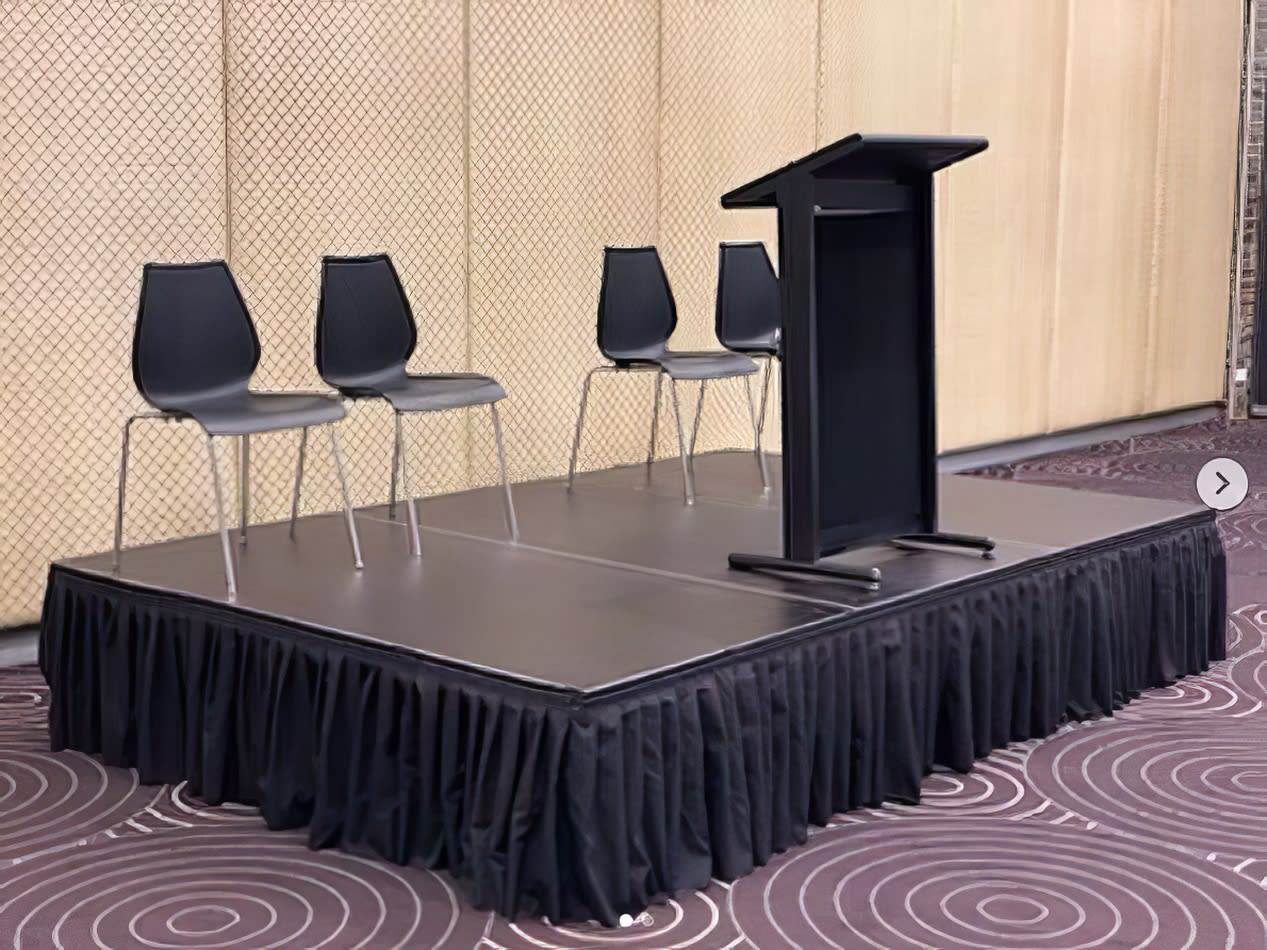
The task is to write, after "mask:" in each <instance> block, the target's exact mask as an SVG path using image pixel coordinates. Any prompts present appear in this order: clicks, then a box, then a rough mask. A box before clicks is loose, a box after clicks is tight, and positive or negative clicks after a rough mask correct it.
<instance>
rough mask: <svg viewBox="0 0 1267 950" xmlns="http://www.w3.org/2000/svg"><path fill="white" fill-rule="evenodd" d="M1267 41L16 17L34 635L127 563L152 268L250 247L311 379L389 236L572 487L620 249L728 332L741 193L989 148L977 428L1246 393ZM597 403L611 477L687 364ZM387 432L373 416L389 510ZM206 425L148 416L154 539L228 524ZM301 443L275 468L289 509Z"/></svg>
mask: <svg viewBox="0 0 1267 950" xmlns="http://www.w3.org/2000/svg"><path fill="white" fill-rule="evenodd" d="M1241 31H1242V11H1241V5H1240V3H1238V2H1237V0H1068V2H1061V0H523V2H520V0H436V2H419V0H356V2H353V0H347V2H334V0H255V2H243V0H186V2H182V3H150V2H141V3H137V2H127V3H124V2H105V3H103V2H96V0H94V2H87V0H62V2H57V3H53V2H47V0H21V2H7V0H6V2H3V3H0V64H2V65H0V69H2V70H3V73H2V75H0V83H2V85H0V100H2V108H0V122H3V132H4V139H3V144H4V148H3V150H2V151H0V169H2V170H3V190H2V191H0V221H2V225H0V227H2V230H0V252H2V253H0V321H2V327H0V363H2V366H3V376H2V377H0V379H2V382H0V385H2V386H3V390H4V399H3V402H2V403H0V438H2V440H3V446H2V451H0V625H9V626H11V625H16V624H21V623H25V622H30V621H32V620H34V619H35V617H36V616H37V614H38V610H39V605H40V599H41V596H42V587H43V580H44V575H45V572H46V569H47V563H48V561H49V560H50V559H53V558H58V557H63V556H68V555H72V554H79V553H84V552H90V551H97V550H103V549H105V548H107V547H108V546H109V543H110V531H111V515H112V505H113V489H114V482H115V476H116V472H117V465H118V425H119V422H120V421H121V419H122V418H123V417H124V416H125V415H126V414H127V413H128V412H129V411H131V410H133V409H135V408H138V407H139V402H138V400H137V397H136V396H135V394H134V392H133V388H132V384H131V376H130V366H129V347H130V335H131V330H132V323H133V320H134V317H135V308H136V294H137V289H138V285H139V274H140V267H141V264H142V263H143V262H144V261H146V260H191V259H199V258H208V257H227V258H228V259H229V261H230V263H231V265H232V267H233V269H234V272H235V273H236V274H237V276H238V279H239V281H240V282H241V284H242V287H243V290H244V293H245V295H246V298H247V301H248V303H249V304H250V306H251V308H252V312H253V314H254V316H255V319H256V321H257V323H258V325H259V330H260V336H261V339H262V343H263V351H264V353H263V359H262V362H261V364H260V370H259V374H258V383H259V384H260V385H261V386H267V387H283V386H295V387H312V386H314V385H317V383H318V380H317V379H316V378H315V375H314V373H313V370H312V364H311V350H312V344H311V340H312V324H313V319H314V313H315V304H316V291H317V284H318V276H319V271H318V266H319V259H320V257H321V255H322V254H327V253H356V252H367V251H374V250H380V249H381V250H387V251H390V252H391V253H392V255H393V256H394V258H395V260H396V262H397V265H398V267H399V269H400V270H401V273H402V276H403V279H404V281H405V284H406V287H407V289H408V291H409V292H410V294H411V295H412V298H413V301H414V308H415V311H416V315H417V317H418V319H419V322H420V325H421V326H420V331H421V332H420V340H421V345H420V348H419V353H418V356H417V358H416V365H417V367H418V368H420V369H421V368H428V369H437V370H447V369H455V370H464V369H469V370H476V371H483V372H490V373H493V374H495V375H497V376H498V377H499V378H500V379H502V380H503V381H504V382H505V384H506V386H507V388H508V389H509V391H510V392H511V394H512V395H511V399H510V400H509V402H508V403H507V406H506V416H507V418H506V429H507V439H508V448H509V454H510V464H511V468H512V472H513V475H514V477H515V478H518V479H530V478H541V477H546V476H553V475H558V474H559V473H561V472H562V471H563V470H564V469H565V468H566V464H567V453H568V443H569V437H570V434H571V427H572V424H573V421H574V418H575V408H576V400H577V396H578V393H579V387H580V381H581V377H582V375H583V373H584V372H585V370H586V369H587V368H589V367H590V366H592V365H593V364H594V363H595V362H596V361H597V359H598V354H597V351H596V349H595V346H594V339H593V338H594V333H593V321H594V305H595V299H596V295H597V289H598V276H599V265H600V251H601V248H602V246H603V245H604V244H639V243H656V244H658V245H659V246H660V248H661V250H662V252H663V255H664V259H665V263H666V266H667V268H668V271H669V276H670V279H671V281H672V283H673V287H674V290H675V292H676V295H677V299H678V305H679V313H680V320H681V324H680V327H679V330H678V337H679V338H678V339H677V340H676V341H675V342H676V343H678V344H679V345H681V346H683V347H689V348H698V347H704V346H707V345H710V342H711V333H712V316H713V289H714V286H713V285H714V280H715V268H716V243H717V241H718V240H721V239H729V238H762V239H765V240H767V241H770V242H771V244H772V243H773V239H774V235H775V228H774V220H773V216H772V214H770V213H765V212H744V213H733V212H722V211H721V210H720V208H719V207H718V204H717V198H718V196H719V195H720V194H721V193H722V192H723V191H725V190H727V189H728V188H730V187H733V186H734V185H737V184H740V183H742V182H743V181H745V180H747V179H748V178H750V177H753V176H755V175H757V174H760V173H762V172H764V171H766V170H768V169H770V168H771V167H773V166H776V165H778V164H781V163H784V162H786V161H789V160H791V159H793V158H795V157H797V156H798V155H800V154H802V153H804V152H807V151H809V150H811V149H813V148H815V147H816V146H818V145H822V144H826V143H828V142H830V141H832V140H834V139H836V138H838V137H840V136H842V135H844V134H847V133H848V132H851V131H854V130H864V131H906V132H962V133H980V134H984V135H987V136H989V138H990V140H991V148H990V150H989V151H988V152H987V153H985V154H984V155H983V156H981V157H979V158H976V159H973V160H972V161H971V162H968V163H966V164H965V165H964V166H962V167H961V168H957V169H955V170H952V171H951V172H950V173H949V174H947V175H946V176H944V178H943V179H942V180H941V183H940V191H939V202H940V203H939V212H938V214H939V224H940V227H941V231H940V236H939V251H940V255H941V258H940V273H939V281H940V283H939V294H938V297H939V302H940V313H939V334H940V337H939V354H938V359H939V372H940V388H939V398H940V422H941V441H942V444H943V447H953V446H962V445H967V444H975V443H981V442H987V441H992V440H998V439H1005V438H1011V437H1016V436H1022V435H1028V434H1034V433H1039V432H1044V431H1049V430H1052V429H1059V428H1065V427H1068V426H1074V425H1080V424H1084V423H1091V422H1095V421H1097V420H1102V419H1108V418H1115V417H1121V416H1126V415H1130V414H1135V413H1140V412H1145V411H1151V410H1157V409H1165V408H1168V407H1173V406H1179V405H1185V404H1190V403H1196V402H1201V401H1204V400H1210V399H1215V398H1218V397H1219V396H1220V395H1221V392H1222V380H1223V361H1224V353H1225V335H1226V325H1227V314H1228V267H1229V261H1230V254H1231V239H1232V232H1233V220H1232V213H1233V197H1234V189H1235V172H1236V159H1237V141H1236V140H1237V118H1238V82H1239V69H1240V67H1239V56H1240V47H1241ZM772 252H773V247H772ZM878 318H882V315H878ZM596 386H597V387H598V388H597V390H596V393H595V401H594V403H593V407H594V414H593V417H592V420H593V421H592V425H591V426H590V427H589V430H588V431H589V437H588V439H587V441H586V444H585V448H584V451H583V454H582V462H583V464H584V465H585V466H597V465H606V464H613V463H617V462H623V461H632V460H634V459H636V458H637V457H638V456H639V454H640V453H641V452H643V451H645V438H646V433H647V430H648V421H649V419H648V414H649V410H650V399H651V384H650V380H649V379H647V378H646V377H636V378H631V379H603V380H601V381H600V382H599V383H598V384H596ZM684 411H685V412H687V413H689V412H690V411H691V406H690V404H689V403H688V405H687V406H684ZM745 412H746V408H745V404H744V402H743V393H742V390H741V389H739V388H738V387H735V391H734V392H733V393H731V392H727V391H726V390H725V387H724V386H718V387H717V390H716V398H711V397H710V401H709V404H708V406H707V408H706V411H705V413H704V432H703V434H702V436H701V444H702V446H703V448H704V449H709V448H718V447H725V446H741V445H746V444H747V443H748V440H749V438H750V433H749V431H748V428H747V426H746V422H745ZM770 418H771V420H775V419H777V406H775V407H772V410H771V416H770ZM388 422H389V420H388V417H387V414H386V413H384V412H383V411H381V410H380V409H379V408H376V407H373V406H362V407H358V408H357V409H356V410H355V411H354V413H353V416H352V417H351V419H350V420H349V422H348V424H347V427H348V434H347V447H348V455H349V456H350V462H351V476H352V479H353V483H354V486H355V489H356V493H357V496H358V500H359V501H360V502H363V503H368V502H374V501H378V500H381V499H382V498H383V497H384V495H385V493H386V479H387V474H388V462H389V454H390V432H389V425H388ZM415 425H416V427H417V428H416V433H415V435H414V440H415V446H416V450H417V455H418V458H417V459H416V460H415V462H414V466H413V468H414V471H415V472H417V473H418V474H419V481H420V482H421V484H420V487H421V488H422V489H423V490H425V491H427V492H436V491H443V490H451V489H456V488H461V487H465V486H469V485H474V484H480V483H484V482H487V481H490V480H491V479H492V477H493V474H494V468H493V459H492V457H491V453H490V452H489V450H488V445H489V439H488V438H487V435H488V434H487V432H486V431H484V429H483V427H484V426H486V425H487V420H486V418H485V416H484V415H483V414H473V415H471V416H470V417H469V418H468V417H466V416H464V415H463V414H460V413H459V414H450V415H449V416H448V417H436V418H434V419H425V420H418V421H417V422H416V423H415ZM177 428H178V430H180V431H178V432H171V431H163V430H159V429H158V428H157V427H151V428H149V429H145V428H143V429H141V430H139V431H138V434H137V438H136V442H135V453H136V454H135V456H134V472H135V476H134V478H135V481H134V483H133V484H134V489H135V490H134V493H133V495H132V500H131V505H130V512H129V517H128V537H129V539H130V541H131V542H133V543H139V542H142V541H149V540H155V539H159V538H164V537H170V536H174V535H180V534H185V533H190V532H196V531H205V530H208V529H209V527H210V525H211V511H210V507H209V500H210V491H209V488H210V476H209V470H208V468H207V461H206V458H205V454H204V452H203V451H202V445H201V443H200V442H199V440H197V439H196V438H195V437H194V432H193V430H192V429H188V428H187V427H177ZM771 430H772V431H775V432H777V425H773V424H772V425H771ZM775 441H776V447H777V438H776V440H775ZM675 444H676V440H675V438H674V436H673V434H672V431H671V429H669V430H668V431H662V442H661V446H660V449H661V451H662V452H663V453H665V454H669V453H670V452H671V451H672V447H673V446H674V445H675ZM294 448H295V442H294V437H293V436H289V435H287V436H270V437H265V438H262V439H260V440H259V444H258V445H257V446H255V447H254V452H253V462H254V468H255V477H254V490H255V511H254V517H255V518H257V519H274V518H278V517H281V516H282V515H283V514H284V512H285V509H286V503H287V493H288V491H289V484H290V482H289V473H290V471H291V465H292V464H293V452H294ZM325 475H328V473H324V472H322V471H320V470H317V471H314V475H313V479H312V484H313V491H312V492H310V494H309V498H308V503H309V505H310V506H311V508H312V509H313V510H317V509H323V508H326V507H329V506H330V505H331V504H332V502H333V494H334V493H333V491H332V490H330V487H329V486H330V480H329V478H328V477H326V479H325V482H324V485H325V486H326V490H325V491H322V490H321V487H322V476H325Z"/></svg>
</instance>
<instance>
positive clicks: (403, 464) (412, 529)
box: [396, 412, 422, 557]
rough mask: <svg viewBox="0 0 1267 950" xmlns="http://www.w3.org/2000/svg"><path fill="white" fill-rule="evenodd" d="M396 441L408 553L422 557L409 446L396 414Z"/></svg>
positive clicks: (399, 417)
mask: <svg viewBox="0 0 1267 950" xmlns="http://www.w3.org/2000/svg"><path fill="white" fill-rule="evenodd" d="M396 441H397V442H398V443H399V444H400V487H401V490H402V491H404V493H405V518H406V521H407V522H408V527H409V553H410V555H412V556H413V557H422V537H421V535H420V534H419V533H418V506H417V504H416V503H415V501H414V493H413V491H412V490H411V489H410V487H409V463H408V460H407V458H408V455H409V446H408V445H406V444H405V430H404V426H403V425H402V423H401V414H400V413H399V412H397V413H396Z"/></svg>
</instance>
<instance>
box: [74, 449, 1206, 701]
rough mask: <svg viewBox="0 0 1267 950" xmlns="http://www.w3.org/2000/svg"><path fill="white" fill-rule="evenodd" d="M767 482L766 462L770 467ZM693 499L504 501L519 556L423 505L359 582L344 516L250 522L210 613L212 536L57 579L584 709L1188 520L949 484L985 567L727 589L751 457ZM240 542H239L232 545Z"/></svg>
mask: <svg viewBox="0 0 1267 950" xmlns="http://www.w3.org/2000/svg"><path fill="white" fill-rule="evenodd" d="M770 469H771V474H772V477H777V475H776V473H777V469H778V465H777V458H774V459H772V460H771V465H770ZM696 486H697V492H698V494H697V501H696V504H695V505H694V506H693V507H687V506H685V505H684V504H683V503H682V483H681V468H680V464H679V462H678V461H677V460H676V459H671V460H666V461H660V462H657V463H655V464H654V465H653V466H651V467H650V469H648V468H647V467H646V466H642V465H638V466H629V467H626V468H619V469H609V470H604V471H599V472H592V473H585V474H582V475H579V476H578V478H577V481H576V486H575V488H574V490H573V491H572V492H568V491H567V489H566V486H565V484H564V483H563V482H561V481H559V480H551V481H541V482H531V483H526V484H519V485H516V486H515V489H514V493H515V503H516V508H517V511H518V516H519V525H520V532H521V541H520V543H519V544H511V543H510V542H509V541H508V540H507V539H506V528H505V524H504V520H503V515H502V505H501V497H500V489H499V488H484V489H476V490H472V491H468V492H462V493H457V494H451V495H442V496H437V497H433V498H428V499H425V500H424V501H422V502H421V504H420V506H419V508H420V515H421V519H422V523H423V549H424V557H423V558H422V559H416V558H411V557H409V556H408V554H407V548H406V535H405V527H404V524H403V513H402V514H401V515H400V517H399V518H398V520H396V521H391V520H388V518H387V512H386V507H385V506H379V507H376V508H369V509H364V510H361V511H360V512H358V526H359V528H360V532H361V543H362V546H363V548H364V556H365V565H366V566H365V569H364V570H363V571H361V572H357V571H354V570H353V569H352V567H351V564H350V554H349V552H348V547H347V538H346V533H345V530H344V526H343V522H342V519H341V516H338V515H317V516H310V517H306V518H303V519H302V520H301V522H300V524H299V527H298V533H297V538H298V541H297V543H292V542H291V541H290V540H289V538H288V533H287V526H286V525H285V524H264V525H254V526H252V527H251V529H250V537H249V543H248V544H247V545H246V546H245V547H242V548H238V551H239V558H240V561H239V574H238V580H239V594H238V599H237V601H236V602H234V603H232V604H230V603H229V602H228V601H227V599H226V597H225V589H224V577H223V567H222V561H221V555H220V548H219V539H218V537H216V536H211V535H208V536H200V537H194V538H184V539H180V540H175V541H168V542H163V543H160V544H155V545H149V546H145V547H138V548H133V549H129V550H127V551H125V552H124V555H123V559H122V565H121V569H120V573H119V574H118V575H117V576H116V575H114V574H113V573H112V571H111V566H110V556H109V555H108V554H99V555H92V556H89V557H82V558H74V559H70V560H66V561H62V562H59V565H58V566H59V568H60V569H65V570H70V571H74V572H77V573H83V574H88V575H94V576H100V577H105V578H110V579H112V580H113V581H114V582H116V583H122V584H126V585H128V586H135V587H140V588H146V589H150V590H154V591H162V592H164V593H168V594H172V595H176V596H180V597H189V598H196V599H199V600H203V601H209V602H213V603H217V604H221V605H223V606H226V607H231V608H232V609H235V610H239V611H244V612H248V613H252V614H257V615H262V616H265V617H270V618H276V619H282V620H285V621H288V622H291V623H293V624H298V625H302V626H305V627H309V628H312V629H314V630H317V631H320V632H322V633H323V634H334V635H337V636H340V637H345V638H348V639H352V640H357V641H361V642H366V643H369V644H373V645H376V646H379V647H383V648H386V649H389V650H392V651H395V652H400V653H406V654H414V655H418V656H421V657H425V658H426V659H428V660H431V661H435V662H441V663H444V664H446V665H452V666H457V667H465V668H470V669H472V670H475V671H478V672H480V673H483V674H493V675H496V676H498V677H500V678H503V679H509V680H515V681H519V682H522V683H525V684H530V685H532V686H535V687H538V688H545V689H549V690H556V691H560V692H563V693H568V694H578V693H580V694H599V693H602V692H605V691H608V690H611V689H613V688H616V687H620V686H622V685H627V684H629V683H630V682H633V681H637V680H640V679H643V678H646V677H649V676H654V675H657V674H661V673H664V672H667V671H669V670H677V669H684V668H688V667H690V666H693V665H698V664H702V663H706V662H708V661H710V660H712V659H715V658H716V657H718V656H719V655H724V654H735V653H740V652H742V651H744V650H745V649H750V648H753V647H754V646H757V645H760V644H762V643H763V642H767V641H770V640H771V639H782V638H786V637H787V636H789V635H795V634H797V633H802V632H803V633H807V634H808V633H811V632H813V631H815V630H817V629H820V628H821V627H823V626H824V625H830V624H832V623H835V622H838V621H839V620H840V619H841V618H843V617H844V616H845V615H851V614H855V613H857V612H860V611H861V612H866V611H871V610H879V609H882V608H884V607H886V606H889V605H892V604H894V603H896V602H898V601H901V600H903V599H906V598H910V597H914V596H917V595H921V596H922V595H926V594H927V593H928V592H930V591H932V590H935V589H936V588H939V587H944V586H946V585H956V586H959V585H964V584H972V583H974V582H976V581H978V580H980V581H987V580H989V579H992V578H997V577H998V576H999V575H1000V574H1001V573H1006V572H1015V571H1019V570H1026V569H1028V568H1031V567H1033V566H1035V565H1037V564H1039V563H1041V562H1043V561H1046V560H1050V559H1052V558H1058V557H1061V556H1064V555H1065V554H1068V553H1069V552H1071V551H1077V550H1085V549H1089V548H1093V547H1096V546H1098V545H1101V544H1104V543H1107V542H1117V541H1120V540H1122V539H1123V538H1127V537H1130V536H1132V535H1139V534H1143V533H1147V532H1150V531H1154V530H1157V529H1158V528H1160V527H1164V526H1166V525H1173V524H1175V523H1177V522H1181V521H1184V520H1189V519H1194V518H1205V517H1208V512H1206V511H1205V509H1204V508H1202V507H1200V506H1198V505H1189V504H1183V503H1178V502H1173V501H1159V500H1153V499H1144V498H1127V497H1122V496H1118V495H1103V494H1097V493H1093V492H1084V491H1077V490H1072V489H1064V488H1050V487H1043V486H1035V485H1024V484H1016V483H1011V482H1005V481H998V480H992V479H981V478H972V477H969V476H961V475H946V476H942V477H941V479H940V492H941V526H942V528H943V529H944V530H947V531H953V532H962V533H971V534H985V535H989V536H990V537H992V538H994V539H995V541H996V542H997V543H998V547H997V550H996V552H995V553H996V557H995V558H994V559H993V560H986V559H982V558H980V557H978V556H975V555H972V554H969V553H963V552H955V551H946V552H940V551H917V552H916V551H899V550H897V549H895V548H891V547H885V546H877V547H867V548H861V549H859V550H857V551H853V552H850V553H848V554H846V555H842V556H840V557H839V558H838V560H840V561H842V562H846V563H852V564H859V565H861V564H868V565H875V566H878V567H880V568H881V570H882V571H883V574H884V582H883V584H882V587H881V589H880V590H879V591H878V592H866V591H862V590H859V589H857V588H853V587H849V586H846V585H843V584H839V583H835V582H823V581H809V580H802V579H790V578H784V577H777V576H770V575H761V574H751V573H741V572H735V571H732V570H730V569H729V568H728V567H727V563H726V556H727V554H728V553H730V552H732V551H742V552H749V553H769V554H775V553H777V552H778V546H779V512H778V498H779V490H778V485H777V483H776V484H774V485H773V486H772V488H771V490H770V491H769V492H768V493H762V491H761V488H760V483H759V479H758V475H757V468H756V463H755V460H754V459H753V456H752V455H751V454H750V453H743V452H722V453H713V454H709V455H704V456H700V457H699V458H698V459H697V460H696ZM235 540H236V537H235Z"/></svg>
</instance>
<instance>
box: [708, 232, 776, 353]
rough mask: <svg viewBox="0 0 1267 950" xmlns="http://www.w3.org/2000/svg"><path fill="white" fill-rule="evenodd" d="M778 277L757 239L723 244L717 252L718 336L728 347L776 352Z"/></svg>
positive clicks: (737, 349) (747, 350)
mask: <svg viewBox="0 0 1267 950" xmlns="http://www.w3.org/2000/svg"><path fill="white" fill-rule="evenodd" d="M779 315H780V302H779V278H778V277H777V276H775V273H774V266H773V265H772V264H771V263H770V255H769V254H767V253H766V249H765V245H764V244H762V243H761V242H760V241H742V242H739V241H736V242H733V243H723V244H722V245H721V246H720V247H719V249H718V253H717V339H718V340H719V341H721V345H722V346H724V347H726V349H728V350H735V351H737V352H741V353H753V352H764V353H771V354H777V353H778V348H779V326H780V316H779Z"/></svg>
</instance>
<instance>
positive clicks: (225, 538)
mask: <svg viewBox="0 0 1267 950" xmlns="http://www.w3.org/2000/svg"><path fill="white" fill-rule="evenodd" d="M207 456H208V458H210V460H211V484H212V487H213V488H214V489H215V497H216V524H217V525H218V526H219V529H220V548H221V550H222V551H223V553H224V580H225V584H226V586H227V587H228V590H229V600H237V598H238V579H237V575H236V574H235V573H234V570H233V545H232V543H231V542H230V541H229V525H228V523H227V522H226V521H225V520H224V492H223V491H222V490H221V488H220V466H219V464H218V463H217V461H216V440H215V436H213V435H211V434H208V435H207Z"/></svg>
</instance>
